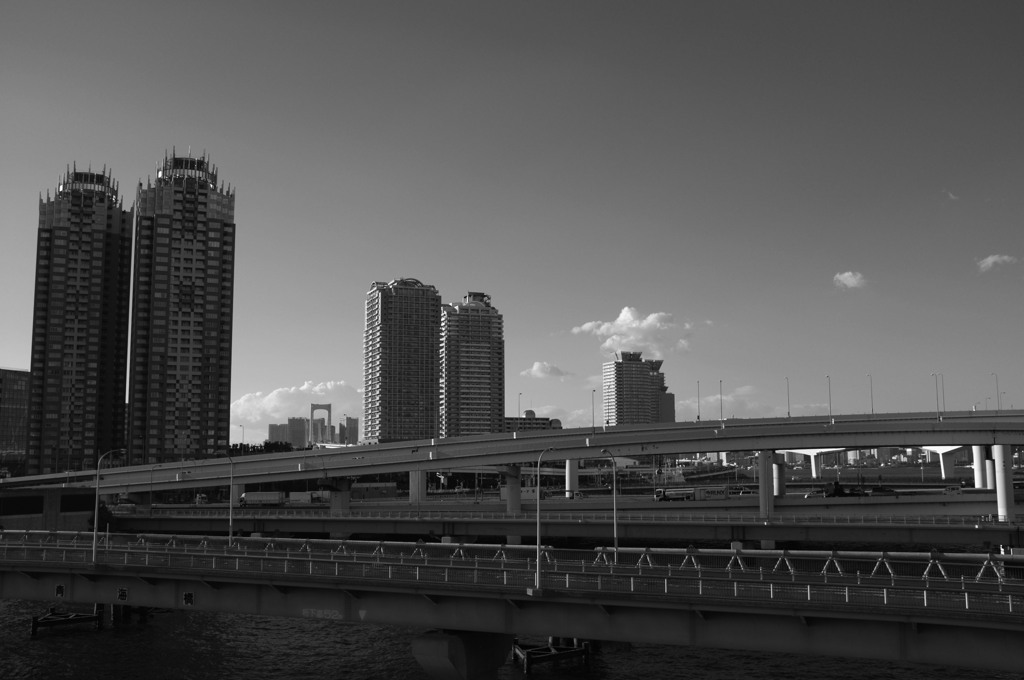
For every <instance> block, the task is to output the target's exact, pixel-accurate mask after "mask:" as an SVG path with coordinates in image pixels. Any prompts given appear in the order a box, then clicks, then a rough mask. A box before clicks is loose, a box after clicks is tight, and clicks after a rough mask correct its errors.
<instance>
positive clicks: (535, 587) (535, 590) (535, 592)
mask: <svg viewBox="0 0 1024 680" xmlns="http://www.w3.org/2000/svg"><path fill="white" fill-rule="evenodd" d="M548 451H554V449H553V448H547V449H544V450H543V451H541V452H540V455H539V456H537V575H536V577H535V579H534V582H533V589H532V590H528V591H527V594H529V595H540V594H541V587H540V463H541V461H542V460H543V459H544V454H545V453H547V452H548Z"/></svg>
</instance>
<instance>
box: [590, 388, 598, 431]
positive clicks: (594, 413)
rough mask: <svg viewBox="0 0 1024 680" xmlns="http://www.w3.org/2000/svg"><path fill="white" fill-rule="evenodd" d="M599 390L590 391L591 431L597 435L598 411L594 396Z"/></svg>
mask: <svg viewBox="0 0 1024 680" xmlns="http://www.w3.org/2000/svg"><path fill="white" fill-rule="evenodd" d="M596 394H597V390H590V431H591V432H592V433H595V434H596V433H597V410H596V409H595V408H594V395H596Z"/></svg>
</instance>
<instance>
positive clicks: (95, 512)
mask: <svg viewBox="0 0 1024 680" xmlns="http://www.w3.org/2000/svg"><path fill="white" fill-rule="evenodd" d="M124 452H125V450H124V449H111V450H110V451H107V452H106V453H104V454H103V455H102V456H100V457H99V458H97V459H96V499H95V502H94V503H93V508H92V563H93V564H96V538H97V536H98V535H99V528H100V464H101V463H103V459H104V458H106V457H107V456H109V455H110V454H112V453H124Z"/></svg>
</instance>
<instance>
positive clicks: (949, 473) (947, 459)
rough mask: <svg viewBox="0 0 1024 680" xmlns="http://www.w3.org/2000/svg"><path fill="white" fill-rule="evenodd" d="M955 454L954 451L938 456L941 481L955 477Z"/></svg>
mask: <svg viewBox="0 0 1024 680" xmlns="http://www.w3.org/2000/svg"><path fill="white" fill-rule="evenodd" d="M955 453H956V449H954V450H953V451H946V452H944V453H940V454H939V470H940V471H941V473H942V479H943V480H947V479H952V478H953V477H954V476H955V473H954V471H955V466H954V459H955V455H954V454H955Z"/></svg>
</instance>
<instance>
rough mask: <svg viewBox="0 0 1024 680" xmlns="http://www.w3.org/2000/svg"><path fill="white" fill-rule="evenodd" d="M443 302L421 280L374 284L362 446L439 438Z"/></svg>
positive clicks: (370, 296) (366, 351)
mask: <svg viewBox="0 0 1024 680" xmlns="http://www.w3.org/2000/svg"><path fill="white" fill-rule="evenodd" d="M440 326H441V296H440V294H439V293H438V292H437V288H435V287H434V286H429V285H426V284H424V283H422V282H420V281H418V280H416V279H408V278H407V279H395V280H393V281H390V282H388V283H384V282H381V281H375V282H374V283H373V285H372V286H371V287H370V290H369V291H368V292H367V294H366V326H365V330H364V331H363V441H364V442H366V443H370V444H375V443H383V442H391V441H404V440H410V439H430V438H432V437H436V436H437V435H438V402H439V397H438V380H439V378H440V352H439V345H440Z"/></svg>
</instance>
